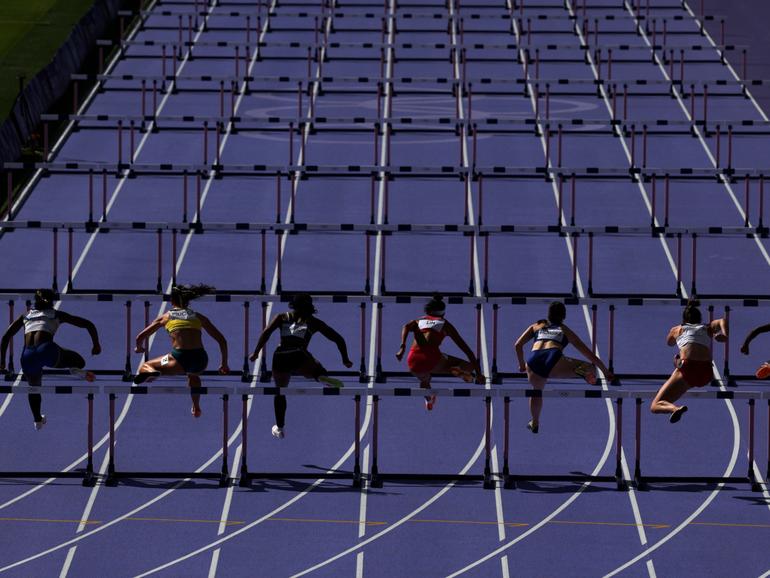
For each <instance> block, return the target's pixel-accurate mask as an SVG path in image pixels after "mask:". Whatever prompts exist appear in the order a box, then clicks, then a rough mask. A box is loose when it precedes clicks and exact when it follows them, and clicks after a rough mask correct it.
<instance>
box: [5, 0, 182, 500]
mask: <svg viewBox="0 0 770 578" xmlns="http://www.w3.org/2000/svg"><path fill="white" fill-rule="evenodd" d="M156 3H157V0H153V2H152V5H151V6H150V7H149V9H152V8H153V7H154V5H155V4H156ZM138 31H139V26H138V25H137V26H135V27H134V28H133V29H132V30H131V32H130V33H129V35H128V40H131V39H133V37H134V36H135V35H136V33H137V32H138ZM119 60H120V52H116V53H115V54H114V55H113V56H112V58H111V59H110V62H109V63H108V65H107V68H106V72H107V73H109V72H110V71H111V70H112V69H113V68H114V67H115V65H116V64H117V63H118V61H119ZM180 72H181V68H180ZM98 89H99V85H98V84H97V85H96V86H94V87H93V88H92V89H91V91H90V92H89V94H88V96H87V97H86V99H85V100H84V101H83V103H82V104H81V105H80V108H79V109H78V114H82V113H83V112H84V111H85V110H86V109H87V108H88V107H89V106H91V104H92V100H93V98H94V96H95V95H96V94H97V92H98ZM165 100H166V99H165V98H164V99H163V100H162V101H161V105H160V107H159V108H158V111H160V110H161V109H162V107H163V106H164V105H165ZM74 125H75V123H74V121H71V122H70V123H69V124H68V125H67V127H66V128H65V130H64V131H63V132H62V134H61V136H60V137H59V139H58V140H57V141H56V143H55V144H54V147H53V149H52V150H51V153H50V154H51V157H53V156H55V154H56V153H57V152H58V150H59V148H60V147H61V146H63V144H64V142H65V140H66V139H67V138H68V137H69V136H70V133H71V132H72V127H73V126H74ZM143 142H144V140H142V142H141V143H140V147H141V146H143ZM137 154H138V149H137ZM42 173H43V171H42V169H39V170H37V171H36V172H35V174H34V176H33V177H32V179H31V180H30V182H29V183H28V184H27V185H26V186H25V187H24V189H23V190H22V193H21V194H20V195H19V198H18V199H17V200H16V202H15V203H14V212H16V211H17V210H18V208H19V206H20V204H21V203H22V202H23V201H24V200H25V199H26V197H27V196H28V195H29V194H30V192H31V191H32V189H33V188H34V187H35V186H36V185H37V183H38V182H39V180H40V175H41V174H42ZM121 184H122V181H121ZM113 198H114V196H113ZM110 206H112V203H110ZM5 220H7V217H6V219H5ZM0 238H2V233H0ZM90 247H91V244H88V245H87V246H86V247H84V248H83V251H82V253H81V255H80V256H79V258H78V263H80V262H82V260H83V259H84V258H85V255H86V254H87V252H88V251H89V250H90ZM78 269H79V267H78ZM76 276H77V271H73V273H72V278H73V279H74V278H75V277H76ZM66 291H67V287H66V286H65V289H64V291H63V292H64V293H66ZM19 383H21V374H19V376H18V377H17V378H16V381H14V383H13V385H14V386H17V385H19ZM13 396H14V394H8V395H7V396H6V398H5V399H4V400H3V405H2V406H0V417H2V415H3V414H4V413H5V411H6V409H7V408H8V406H9V405H10V403H11V400H12V398H13ZM121 415H122V414H121ZM120 423H122V420H118V422H116V426H118V425H119V424H120ZM108 439H109V438H108V434H105V435H104V436H103V437H102V438H101V439H100V440H99V441H98V442H97V443H96V444H95V445H94V451H96V450H98V449H100V448H101V447H102V446H103V445H104V444H105V443H107V440H108ZM87 457H88V454H83V455H81V456H80V457H79V458H77V459H76V460H75V461H73V462H72V463H70V464H69V465H67V466H66V467H64V468H63V469H62V470H61V471H62V472H69V471H70V470H72V469H74V468H75V467H77V466H78V465H79V464H81V463H82V462H83V460H85V459H86V458H87ZM56 479H57V478H48V479H46V480H43V481H42V482H40V483H39V484H38V485H36V486H35V487H33V488H30V489H29V490H27V491H26V492H24V493H22V494H19V495H18V496H16V497H15V498H11V499H10V500H7V501H6V502H4V503H2V504H0V510H3V509H5V508H7V507H9V506H11V505H13V504H15V503H17V502H19V501H21V500H23V499H24V498H27V497H28V496H30V495H32V494H34V493H35V492H38V491H40V490H42V489H44V488H45V487H46V486H47V485H49V484H51V483H52V482H54V481H56Z"/></svg>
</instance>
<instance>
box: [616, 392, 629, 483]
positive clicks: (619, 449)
mask: <svg viewBox="0 0 770 578" xmlns="http://www.w3.org/2000/svg"><path fill="white" fill-rule="evenodd" d="M617 405H618V415H617V419H616V420H615V437H616V440H615V483H616V484H617V488H618V490H621V491H623V490H626V489H628V486H627V485H626V481H625V480H624V479H623V464H622V460H621V456H622V455H623V398H622V397H619V398H618V399H617Z"/></svg>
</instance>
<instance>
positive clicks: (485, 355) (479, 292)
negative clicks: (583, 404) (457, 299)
mask: <svg viewBox="0 0 770 578" xmlns="http://www.w3.org/2000/svg"><path fill="white" fill-rule="evenodd" d="M449 16H450V18H451V27H450V33H451V40H452V46H453V47H454V49H455V50H454V56H455V57H454V63H453V69H454V77H455V80H462V82H461V83H459V84H458V85H457V90H458V94H457V108H458V113H459V118H460V120H465V118H466V117H465V105H464V103H463V99H462V91H463V84H464V81H465V79H464V78H462V79H461V74H460V49H459V48H458V46H457V20H456V19H455V16H456V15H455V2H454V0H449ZM467 128H468V127H467V126H466V125H461V128H460V130H461V138H462V145H463V151H462V152H463V154H462V159H463V167H464V168H466V169H469V168H470V162H469V158H468V133H467ZM465 195H466V201H465V202H466V206H467V207H468V222H469V223H470V224H471V225H473V226H474V229H475V232H474V242H473V284H474V289H475V294H476V297H483V280H482V278H481V265H480V259H479V247H478V240H479V239H480V238H481V237H480V236H479V234H478V233H479V226H478V223H477V222H476V212H475V209H474V207H473V184H472V180H471V179H467V180H466V183H465ZM479 332H480V333H481V338H480V344H481V352H480V356H481V364H482V368H483V371H484V375H486V376H487V380H486V383H485V384H484V388H485V389H491V387H492V381H491V377H490V371H491V365H490V363H489V351H488V349H487V323H486V315H485V312H484V307H483V306H482V307H481V311H480V327H479ZM477 353H479V352H477ZM494 418H495V414H494V406H492V407H490V435H491V432H492V426H493V425H494ZM489 443H490V444H491V443H492V441H491V440H489ZM490 457H491V459H490V461H491V469H492V471H493V472H499V471H500V462H499V461H498V456H497V444H494V445H493V446H492V451H491V456H490ZM494 499H495V518H496V520H497V539H498V540H499V541H500V542H503V541H505V540H506V538H507V535H506V532H505V513H504V511H503V496H502V489H501V487H500V484H498V483H495V488H494ZM500 573H501V574H502V575H503V576H506V575H508V558H507V556H504V557H502V558H501V559H500Z"/></svg>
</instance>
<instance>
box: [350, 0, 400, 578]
mask: <svg viewBox="0 0 770 578" xmlns="http://www.w3.org/2000/svg"><path fill="white" fill-rule="evenodd" d="M383 8H384V17H386V18H387V29H386V34H387V44H388V47H387V48H384V50H385V61H384V71H385V78H384V82H383V84H382V90H383V92H384V95H383V97H384V98H383V103H384V104H383V110H382V125H381V126H382V136H381V138H380V139H379V140H380V151H379V160H378V162H379V164H380V166H382V167H385V166H387V165H389V164H390V158H389V157H390V139H391V138H392V131H393V124H392V121H391V117H392V114H393V96H394V95H393V84H392V82H389V80H390V79H391V78H392V76H393V44H394V42H395V34H396V30H395V19H394V16H395V12H396V0H386V1H385V2H384V3H383ZM380 90H381V89H379V88H378V92H379V91H380ZM379 114H380V113H379V111H378V116H379ZM376 154H377V151H376V150H375V155H376ZM378 176H379V180H380V182H379V186H378V187H377V219H376V224H377V225H380V226H381V225H383V224H384V223H385V222H386V221H385V195H386V194H387V187H388V183H387V179H388V178H389V177H388V174H387V173H386V172H385V171H380V172H379V173H378ZM366 242H367V243H369V239H368V238H367V241H366ZM384 243H385V241H384V238H383V235H382V232H381V231H378V232H377V234H376V237H375V245H374V271H373V275H372V286H371V295H372V297H377V296H378V295H380V294H381V292H382V289H383V287H384V279H383V273H384V272H383V270H382V261H383V251H384ZM367 246H368V245H367ZM381 323H382V304H381V303H377V304H374V303H373V304H372V311H371V316H370V321H369V327H370V330H369V365H368V371H369V375H370V376H371V379H370V380H369V382H368V386H369V388H372V387H374V385H375V383H376V382H377V381H382V378H381V377H379V379H378V376H381V375H382V358H381V355H382V353H381V351H382V350H381V348H382V344H381V343H380V342H379V341H378V340H379V338H380V337H379V336H380V333H381V330H382V329H381ZM373 410H374V397H372V396H367V398H366V417H367V425H368V423H369V422H368V420H369V418H370V417H371V415H372V412H373ZM371 457H372V447H371V445H370V444H369V443H367V444H366V445H365V446H364V462H365V464H366V466H367V468H368V467H370V466H369V462H370V459H371ZM376 465H377V464H376V457H375V461H374V462H373V464H372V466H371V467H373V468H374V467H376ZM371 484H372V481H371V477H367V478H365V479H364V481H363V485H362V491H361V497H360V499H359V508H358V520H359V526H358V535H357V537H358V540H359V542H361V541H364V540H365V539H366V530H367V527H366V516H367V506H368V497H369V491H370V488H371ZM364 556H365V553H364V550H363V548H361V549H360V550H358V552H357V553H356V578H363V575H364V562H365V559H364Z"/></svg>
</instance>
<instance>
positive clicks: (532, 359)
mask: <svg viewBox="0 0 770 578" xmlns="http://www.w3.org/2000/svg"><path fill="white" fill-rule="evenodd" d="M566 316H567V308H566V307H565V306H564V303H561V302H560V301H555V302H553V303H551V304H550V305H549V306H548V319H541V320H540V321H537V322H535V323H533V324H532V325H530V326H529V327H527V329H526V330H525V331H524V333H522V334H521V336H520V337H519V338H518V339H517V340H516V345H515V349H516V357H517V358H518V361H519V371H520V372H522V373H523V372H524V371H526V372H527V379H528V380H529V383H530V385H531V386H532V387H533V388H535V389H538V390H542V389H544V388H545V384H546V382H547V381H548V378H549V377H562V378H570V377H576V376H577V377H582V378H583V379H585V380H586V381H587V382H588V383H590V384H592V385H593V384H595V383H596V369H595V368H594V366H593V365H591V363H587V362H585V361H582V360H579V359H572V358H571V357H565V356H564V355H562V350H563V349H564V348H565V347H566V346H567V345H568V344H569V343H572V344H573V345H574V346H575V348H576V349H577V350H578V351H579V352H580V353H582V354H583V355H585V356H586V357H587V358H588V359H590V360H591V362H592V363H593V364H595V365H596V366H597V367H598V368H599V369H601V371H602V373H603V374H604V376H605V377H606V379H607V380H608V381H612V380H613V379H614V378H615V376H614V375H613V374H612V372H611V371H610V370H609V369H607V367H605V365H604V363H603V362H602V360H601V359H599V358H598V357H597V356H596V355H594V352H593V351H591V349H590V348H589V347H588V346H587V345H586V344H585V343H583V341H582V340H581V339H580V337H578V336H577V335H576V334H575V332H574V331H572V330H571V329H570V328H569V327H567V326H566V325H564V319H565V317H566ZM533 339H534V343H533V344H532V351H531V352H530V353H529V355H528V356H527V358H526V360H525V359H524V345H525V344H526V343H527V342H528V341H531V340H533ZM542 408H543V398H542V397H531V398H529V411H530V413H531V415H532V419H531V420H530V422H529V423H528V424H527V428H528V429H529V430H530V431H531V432H532V433H537V432H538V431H539V428H540V412H541V411H542Z"/></svg>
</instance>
